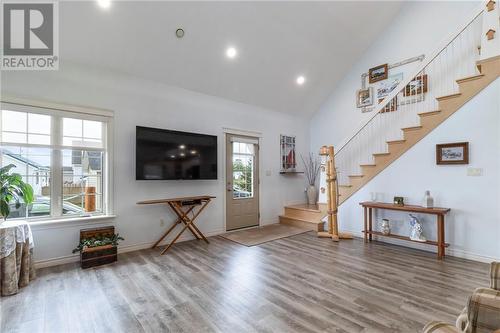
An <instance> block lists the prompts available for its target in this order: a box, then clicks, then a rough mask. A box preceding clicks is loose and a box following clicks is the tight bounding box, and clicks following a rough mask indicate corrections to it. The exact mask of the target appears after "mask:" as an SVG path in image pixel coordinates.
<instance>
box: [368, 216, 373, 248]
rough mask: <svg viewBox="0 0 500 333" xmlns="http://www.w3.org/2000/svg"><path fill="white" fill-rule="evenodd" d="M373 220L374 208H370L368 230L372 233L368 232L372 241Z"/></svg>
mask: <svg viewBox="0 0 500 333" xmlns="http://www.w3.org/2000/svg"><path fill="white" fill-rule="evenodd" d="M372 221H373V209H372V208H368V230H369V231H370V233H369V234H368V240H369V241H370V242H371V241H372V238H373V236H372V230H373V229H372Z"/></svg>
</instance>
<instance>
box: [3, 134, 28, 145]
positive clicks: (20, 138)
mask: <svg viewBox="0 0 500 333" xmlns="http://www.w3.org/2000/svg"><path fill="white" fill-rule="evenodd" d="M2 141H3V142H9V143H26V134H24V133H12V132H2Z"/></svg>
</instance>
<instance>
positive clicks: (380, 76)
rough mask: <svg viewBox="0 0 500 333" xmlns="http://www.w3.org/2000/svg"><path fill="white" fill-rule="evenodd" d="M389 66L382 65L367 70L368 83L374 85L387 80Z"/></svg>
mask: <svg viewBox="0 0 500 333" xmlns="http://www.w3.org/2000/svg"><path fill="white" fill-rule="evenodd" d="M388 74H389V65H388V64H383V65H380V66H377V67H373V68H370V69H369V70H368V83H375V82H378V81H382V80H385V79H387V75H388Z"/></svg>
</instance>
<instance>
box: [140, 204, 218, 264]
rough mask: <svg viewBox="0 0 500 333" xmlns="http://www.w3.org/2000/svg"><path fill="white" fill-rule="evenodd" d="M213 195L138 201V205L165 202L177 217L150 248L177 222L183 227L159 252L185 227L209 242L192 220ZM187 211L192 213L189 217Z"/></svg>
mask: <svg viewBox="0 0 500 333" xmlns="http://www.w3.org/2000/svg"><path fill="white" fill-rule="evenodd" d="M214 198H215V197H214V196H211V195H201V196H194V197H182V198H170V199H158V200H146V201H139V202H138V203H137V204H138V205H157V204H165V205H167V206H169V207H170V208H171V209H172V211H173V212H174V213H175V215H177V219H176V220H175V222H174V223H173V224H172V225H171V227H170V228H169V229H168V230H167V231H166V232H165V233H164V234H163V235H162V236H161V237H160V238H159V239H158V240H157V241H156V243H154V245H153V246H152V247H151V248H153V249H154V248H155V247H156V246H158V244H160V243H161V242H162V241H163V239H165V237H167V236H168V235H169V234H170V232H171V231H172V230H174V228H175V227H176V226H177V225H178V224H181V223H182V224H184V227H183V228H182V229H181V230H180V231H179V233H178V234H177V235H176V236H175V237H174V239H173V240H172V241H171V242H170V244H168V245H167V246H166V247H165V249H163V251H161V254H165V252H167V251H168V250H169V249H170V248H171V247H172V245H174V243H175V242H176V241H177V240H178V239H179V237H180V236H181V235H182V233H183V232H184V231H186V229H189V231H191V233H192V234H193V236H194V237H196V239H198V240H200V239H203V240H204V241H205V242H206V243H209V241H208V239H207V238H206V237H205V235H203V233H202V232H201V231H200V229H198V227H197V226H196V225H195V224H194V220H196V218H197V217H198V215H200V213H201V212H202V211H203V210H204V209H205V208H206V207H207V205H208V204H209V203H210V201H211V200H212V199H214ZM197 206H199V208H198V211H197V212H196V213H195V212H194V210H195V207H197ZM189 213H192V214H193V215H192V217H189V215H188V214H189Z"/></svg>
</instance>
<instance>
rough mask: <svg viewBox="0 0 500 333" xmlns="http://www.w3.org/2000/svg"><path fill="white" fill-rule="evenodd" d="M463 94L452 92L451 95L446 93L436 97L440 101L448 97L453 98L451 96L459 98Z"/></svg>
mask: <svg viewBox="0 0 500 333" xmlns="http://www.w3.org/2000/svg"><path fill="white" fill-rule="evenodd" d="M460 96H462V94H461V93H456V94H450V95H444V96H439V97H436V99H437V100H438V101H444V100H447V99H451V98H457V97H460Z"/></svg>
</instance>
